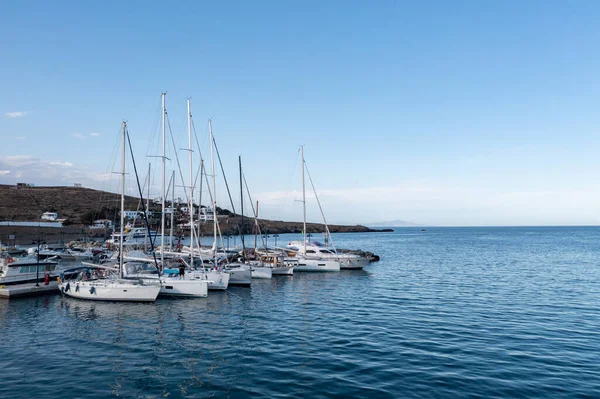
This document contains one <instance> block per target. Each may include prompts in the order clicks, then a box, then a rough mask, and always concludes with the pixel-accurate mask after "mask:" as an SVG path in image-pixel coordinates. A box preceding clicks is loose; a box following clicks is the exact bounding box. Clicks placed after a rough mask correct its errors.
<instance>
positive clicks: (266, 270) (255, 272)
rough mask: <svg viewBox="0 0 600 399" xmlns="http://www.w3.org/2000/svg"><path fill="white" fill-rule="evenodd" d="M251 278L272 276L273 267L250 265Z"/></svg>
mask: <svg viewBox="0 0 600 399" xmlns="http://www.w3.org/2000/svg"><path fill="white" fill-rule="evenodd" d="M250 270H251V271H252V278H266V279H269V278H272V277H273V269H271V268H270V267H260V266H252V267H251V269H250Z"/></svg>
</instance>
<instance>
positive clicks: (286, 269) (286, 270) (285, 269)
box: [272, 266, 294, 276]
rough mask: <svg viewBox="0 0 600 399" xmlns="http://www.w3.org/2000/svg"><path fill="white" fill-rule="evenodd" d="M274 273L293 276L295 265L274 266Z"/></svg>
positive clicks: (275, 274)
mask: <svg viewBox="0 0 600 399" xmlns="http://www.w3.org/2000/svg"><path fill="white" fill-rule="evenodd" d="M272 273H273V275H274V276H293V275H294V266H282V267H274V268H273V271H272Z"/></svg>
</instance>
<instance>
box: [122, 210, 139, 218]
mask: <svg viewBox="0 0 600 399" xmlns="http://www.w3.org/2000/svg"><path fill="white" fill-rule="evenodd" d="M124 212H125V217H126V218H127V219H137V218H139V217H141V216H142V215H143V212H139V211H124ZM120 214H121V213H120V212H119V215H120Z"/></svg>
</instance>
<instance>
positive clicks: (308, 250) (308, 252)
mask: <svg viewBox="0 0 600 399" xmlns="http://www.w3.org/2000/svg"><path fill="white" fill-rule="evenodd" d="M306 253H307V254H314V253H316V252H315V251H313V250H312V249H307V250H306Z"/></svg>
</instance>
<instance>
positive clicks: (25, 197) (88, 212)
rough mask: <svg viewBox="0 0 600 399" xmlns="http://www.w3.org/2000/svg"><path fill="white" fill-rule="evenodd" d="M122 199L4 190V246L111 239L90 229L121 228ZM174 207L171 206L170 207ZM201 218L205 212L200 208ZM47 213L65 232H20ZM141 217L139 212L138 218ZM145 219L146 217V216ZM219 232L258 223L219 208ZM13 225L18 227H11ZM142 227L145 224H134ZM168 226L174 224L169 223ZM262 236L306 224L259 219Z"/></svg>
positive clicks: (97, 193)
mask: <svg viewBox="0 0 600 399" xmlns="http://www.w3.org/2000/svg"><path fill="white" fill-rule="evenodd" d="M120 199H121V196H120V195H119V194H115V193H110V192H106V191H101V190H94V189H90V188H84V187H65V186H48V187H43V186H36V187H34V186H31V185H24V184H20V185H16V186H15V185H0V222H2V223H0V224H3V225H0V240H2V241H6V240H7V239H8V237H11V236H14V237H15V239H16V241H17V242H18V243H23V244H28V243H31V242H32V241H33V239H35V237H36V235H39V234H40V231H43V232H42V235H43V236H44V237H47V241H48V242H50V241H56V240H58V239H57V237H58V238H60V239H61V240H63V239H65V240H66V239H74V238H76V237H86V236H88V237H102V236H107V235H108V234H110V232H109V230H108V229H90V228H89V226H90V225H92V224H93V223H94V222H95V221H98V220H108V221H112V224H113V225H116V224H117V223H118V221H119V210H120ZM169 206H170V204H169ZM125 208H126V210H127V211H136V210H143V209H144V208H143V206H141V202H140V199H139V198H136V197H131V196H126V197H125ZM175 208H176V211H175V214H176V215H177V216H176V224H175V229H174V230H175V234H177V235H179V234H185V235H187V234H188V232H189V228H185V227H181V225H180V224H181V223H185V221H186V217H185V212H186V211H187V204H185V203H182V204H177V203H175ZM195 208H196V209H195V211H196V214H197V212H198V211H199V207H198V206H197V205H195ZM150 210H151V212H152V217H151V218H150V224H151V227H152V228H153V229H158V227H159V224H160V205H159V204H156V203H153V201H150ZM46 212H52V213H56V214H57V215H58V218H60V220H61V221H62V225H63V227H62V228H51V229H50V228H39V227H26V226H17V225H15V223H14V222H17V223H20V222H44V221H45V220H43V219H42V215H43V214H44V213H46ZM134 213H136V212H134ZM141 213H142V214H143V212H141ZM217 213H218V218H219V226H220V229H221V231H222V234H224V235H234V234H237V233H238V232H239V231H240V230H242V231H243V233H244V234H253V233H254V225H255V223H254V218H249V217H247V216H246V217H244V223H243V226H242V223H241V216H240V215H237V214H235V213H233V212H231V211H230V210H228V209H222V208H219V207H217ZM9 222H12V224H10V223H9ZM129 222H134V223H135V224H136V225H139V226H142V220H141V218H140V219H137V220H129ZM166 222H167V225H168V224H169V222H170V218H169V217H167V220H166ZM258 222H259V226H260V232H261V233H262V234H284V233H301V232H302V222H287V221H281V220H267V219H260V218H259V219H258ZM329 230H330V231H331V232H332V233H354V232H361V233H362V232H381V231H391V229H373V228H370V227H366V226H361V225H354V226H345V225H329ZM306 231H307V233H312V234H321V233H323V232H324V231H325V225H323V224H320V223H307V224H306ZM200 232H201V234H203V235H208V234H212V222H205V223H203V224H202V225H201V229H200Z"/></svg>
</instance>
